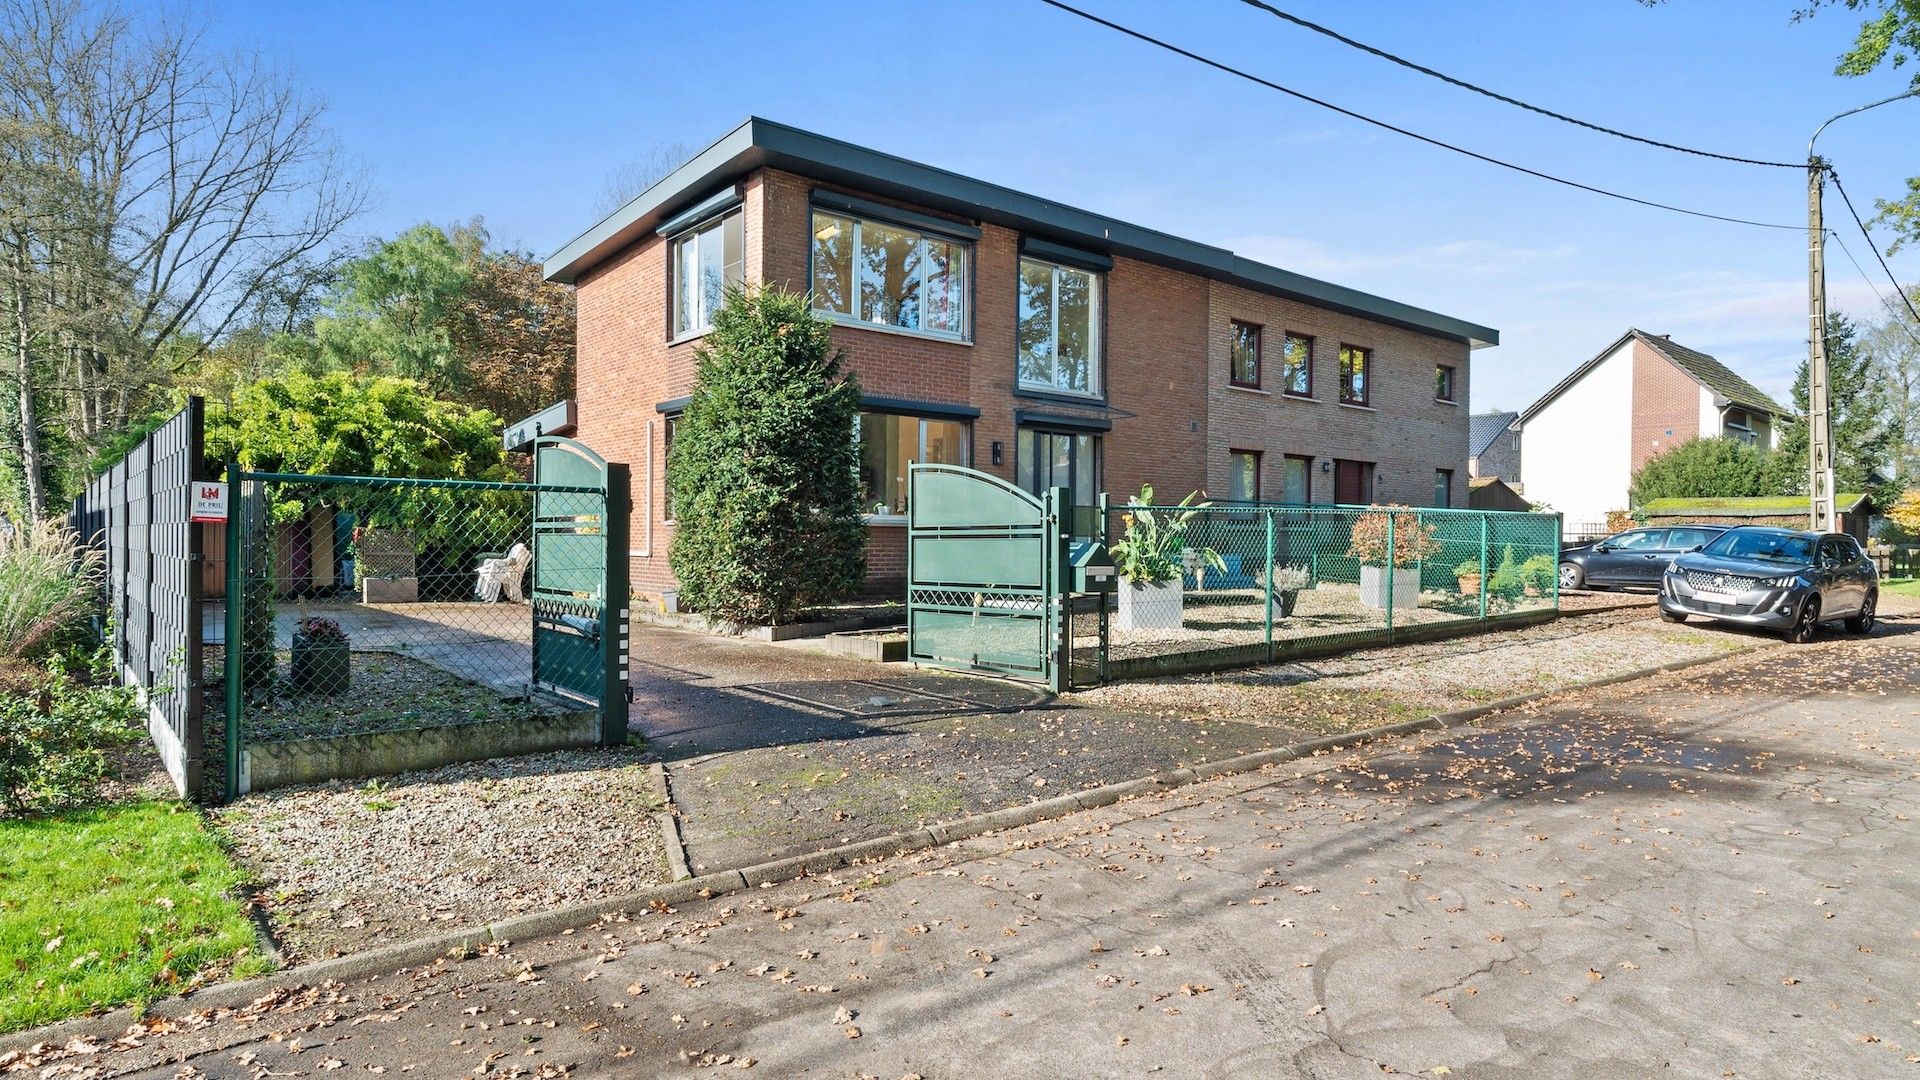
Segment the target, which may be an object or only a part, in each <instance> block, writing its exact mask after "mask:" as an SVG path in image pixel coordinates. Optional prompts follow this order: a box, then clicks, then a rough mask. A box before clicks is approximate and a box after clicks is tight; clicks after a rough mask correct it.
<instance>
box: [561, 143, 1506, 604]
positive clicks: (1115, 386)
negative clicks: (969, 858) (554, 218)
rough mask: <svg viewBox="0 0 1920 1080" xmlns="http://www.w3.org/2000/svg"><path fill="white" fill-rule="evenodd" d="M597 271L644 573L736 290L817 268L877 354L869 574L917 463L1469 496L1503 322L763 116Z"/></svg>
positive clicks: (1246, 488)
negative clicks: (703, 358)
mask: <svg viewBox="0 0 1920 1080" xmlns="http://www.w3.org/2000/svg"><path fill="white" fill-rule="evenodd" d="M546 270H547V276H548V278H549V279H551V280H554V281H560V282H570V283H572V284H573V285H574V286H575V287H576V290H577V295H578V312H579V330H578V334H579V342H578V344H579V349H578V375H577V384H578V390H577V396H578V402H577V424H578V429H577V437H578V438H580V439H581V440H583V441H584V442H586V443H587V444H588V445H590V446H592V447H594V448H595V449H596V450H598V451H600V452H601V453H603V454H605V455H606V456H607V457H609V458H611V459H613V460H619V461H625V462H627V463H628V464H630V465H631V466H632V469H633V478H634V479H633V483H634V498H635V504H636V506H635V514H634V520H633V551H632V557H633V582H634V586H635V588H636V590H639V591H642V592H649V593H655V592H658V591H659V590H661V589H665V588H671V587H672V582H673V579H672V575H671V573H670V571H669V569H668V566H667V548H668V541H669V539H670V537H671V535H672V528H673V525H672V520H671V508H670V507H669V506H668V505H667V501H666V485H665V472H664V470H665V463H666V457H667V447H668V445H669V443H670V441H671V439H672V437H673V427H674V423H675V416H676V414H677V413H678V411H679V410H680V409H682V408H683V407H684V405H685V403H686V400H687V397H688V395H689V394H690V393H691V391H692V389H693V382H694V350H695V348H696V346H697V345H698V343H699V339H700V335H701V334H702V332H703V331H704V330H705V328H706V326H707V317H708V315H709V314H710V312H711V311H712V309H713V307H714V306H715V305H717V304H718V302H719V300H720V296H721V294H722V291H723V289H724V287H725V286H726V285H728V284H732V283H735V282H741V283H746V284H748V285H761V284H765V285H778V286H783V287H785V288H788V289H793V290H804V291H810V292H811V293H812V295H813V296H814V305H815V309H816V311H818V312H819V313H820V314H821V315H822V316H823V317H825V318H828V319H831V320H833V321H834V323H835V324H836V325H835V326H834V329H833V338H834V342H835V344H836V345H837V346H839V347H840V348H841V349H843V350H844V351H845V353H846V357H847V363H848V366H849V367H850V368H851V369H852V370H853V371H854V372H856V373H857V374H858V376H859V378H860V384H861V389H862V392H863V395H864V396H863V403H862V404H863V409H862V415H861V420H860V425H859V431H858V435H857V437H858V438H859V440H860V459H861V466H860V467H861V476H862V480H863V485H864V490H865V495H864V498H865V499H866V501H867V502H868V504H869V505H870V506H871V508H872V513H871V515H870V517H869V524H870V526H871V542H870V545H869V549H868V575H869V581H868V584H869V586H870V587H872V588H875V589H881V588H889V587H892V586H895V585H898V584H899V583H900V582H901V581H903V580H904V578H905V569H906V568H905V531H906V530H905V517H904V512H905V509H906V506H905V498H906V493H905V476H906V467H907V463H908V462H909V461H933V462H950V463H954V464H961V465H966V466H969V467H972V468H976V469H981V470H983V471H987V472H991V473H993V474H995V475H998V476H1000V477H1003V478H1005V479H1007V480H1009V481H1012V482H1015V483H1018V484H1020V485H1022V486H1024V487H1027V488H1029V489H1032V490H1038V489H1041V488H1044V487H1048V486H1056V485H1060V486H1066V487H1069V488H1071V489H1072V490H1073V491H1074V493H1075V494H1076V496H1077V498H1078V500H1079V501H1081V502H1084V503H1091V502H1092V501H1093V500H1094V498H1095V496H1096V495H1097V493H1098V492H1101V491H1110V492H1113V493H1114V496H1115V499H1116V501H1117V500H1118V499H1120V498H1123V497H1124V495H1125V493H1128V492H1133V491H1137V490H1138V489H1139V487H1140V485H1141V484H1142V483H1152V484H1153V485H1154V487H1155V488H1156V491H1157V493H1158V494H1159V495H1160V496H1162V497H1166V498H1170V499H1175V500H1177V499H1179V498H1180V497H1181V496H1183V495H1185V494H1186V493H1187V492H1188V491H1191V490H1195V489H1204V490H1206V491H1208V492H1209V493H1211V494H1212V495H1213V496H1214V497H1215V498H1220V499H1225V498H1234V499H1264V500H1270V501H1279V500H1289V501H1300V502H1306V501H1312V502H1322V503H1330V502H1335V501H1340V502H1349V503H1366V502H1373V501H1376V500H1377V501H1383V502H1385V501H1392V502H1404V503H1414V504H1422V505H1433V504H1436V503H1437V504H1444V505H1452V506H1465V505H1466V499H1467V490H1466V471H1465V467H1466V459H1467V417H1466V412H1467V410H1466V406H1465V403H1466V400H1467V390H1468V368H1469V364H1468V358H1469V355H1470V353H1471V351H1472V350H1473V349H1475V348H1478V347H1482V346H1488V345H1493V344H1497V343H1498V340H1499V336H1498V334H1497V332H1496V331H1493V330H1491V329H1488V328H1486V327H1482V326H1478V325H1475V324H1473V323H1469V322H1465V321H1462V320H1459V319H1455V318H1451V317H1448V316H1445V315H1439V314H1436V313H1433V312H1430V311H1424V310H1422V309H1419V308H1415V307H1411V306H1408V305H1406V304H1402V303H1399V302H1396V301H1393V300H1387V299H1383V298H1381V297H1377V296H1372V295H1369V294H1366V293H1362V292H1358V291H1356V290H1353V289H1348V288H1344V287H1341V286H1338V285H1333V284H1329V283H1327V282H1323V281H1318V280H1315V279H1313V278H1308V277H1304V276H1301V275H1299V274H1295V273H1291V272H1289V271H1286V270H1282V269H1279V268H1276V267H1272V266H1266V265H1263V264H1260V263H1256V262H1252V261H1250V260H1247V259H1243V258H1240V257H1238V256H1236V255H1234V254H1233V253H1232V252H1230V251H1226V250H1223V249H1221V248H1217V247H1211V246H1208V245H1205V244H1200V243H1196V242H1194V241H1190V240H1182V239H1179V238H1176V237H1172V236H1168V235H1166V234H1164V233H1159V232H1155V231H1153V230H1151V229H1146V228H1142V227H1140V226H1137V225H1131V224H1128V223H1126V222H1123V221H1118V220H1115V219H1113V218H1108V217H1104V216H1101V215H1098V214H1092V213H1088V212H1086V211H1083V210H1076V209H1074V208H1072V207H1068V206H1064V205H1062V204H1060V203H1057V202H1053V201H1051V200H1047V199H1042V198H1038V197H1035V196H1032V195H1026V194H1022V193H1020V192H1017V191H1012V190H1009V189H1007V188H1004V187H1000V186H997V185H994V184H990V183H987V182H985V181H981V180H976V179H972V178H969V177H965V176H960V175H958V174H955V173H951V172H947V171H945V170H942V169H938V168H934V167H931V166H927V165H922V164H918V163H915V162H911V161H907V160H904V159H901V158H898V157H894V156H891V155H888V154H884V153H880V152H878V151H874V150H869V149H865V148H862V147H858V146H854V145H851V144H849V143H845V142H841V141H838V140H834V139H829V138H825V137H822V136H819V135H815V134H811V133H809V132H805V131H801V130H798V129H795V128H792V127H787V126H785V125H782V124H777V123H773V122H770V121H767V120H762V119H759V118H754V119H750V120H748V121H747V122H746V123H744V124H742V125H741V126H740V127H738V128H736V129H734V130H733V131H732V132H730V133H728V134H727V135H726V136H724V137H723V138H721V139H720V141H718V142H716V143H714V144H713V145H712V146H709V147H708V148H707V149H705V150H703V151H701V152H700V153H699V154H697V155H695V156H694V157H693V158H692V159H691V160H689V161H688V162H687V163H686V164H684V165H682V166H681V167H680V168H678V169H676V170H675V171H674V172H672V173H671V174H669V175H668V176H666V177H665V178H663V179H661V180H660V181H659V182H657V183H655V184H654V185H653V186H652V187H650V188H648V189H647V190H646V191H645V192H642V193H641V194H640V195H639V196H638V197H636V198H634V199H633V200H632V201H631V202H629V203H627V204H626V205H625V206H623V207H621V208H620V209H618V210H616V211H615V212H614V213H613V214H611V215H610V216H608V217H607V218H606V219H605V220H603V221H601V222H600V223H599V224H597V225H595V226H593V227H592V228H591V229H589V230H587V231H586V232H585V233H583V234H582V235H581V236H580V237H578V238H577V239H575V240H574V241H573V242H571V243H569V244H567V245H566V246H565V247H564V248H562V249H561V250H560V251H559V252H557V253H556V254H554V255H553V256H552V257H551V258H550V259H548V260H547V264H546Z"/></svg>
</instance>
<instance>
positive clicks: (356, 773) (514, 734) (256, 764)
mask: <svg viewBox="0 0 1920 1080" xmlns="http://www.w3.org/2000/svg"><path fill="white" fill-rule="evenodd" d="M599 740H600V720H599V717H598V716H597V715H596V714H594V713H593V712H591V711H586V712H570V713H565V714H562V715H559V716H540V717H533V718H530V719H526V720H490V721H487V722H486V723H480V724H456V725H452V726H449V727H431V728H419V729H415V730H411V731H381V732H374V733H371V734H364V735H329V736H324V737H321V738H315V739H289V740H287V741H285V742H270V743H259V744H257V745H252V746H248V747H247V748H246V751H245V753H244V754H242V756H241V763H240V791H241V792H243V793H244V792H249V791H267V790H270V789H272V788H281V787H292V786H293V785H295V784H314V783H321V782H324V781H327V780H359V779H363V778H365V777H370V776H390V775H392V774H394V773H403V772H413V771H415V770H419V769H434V768H438V767H440V766H442V765H453V764H457V763H459V762H463V761H484V760H486V759H488V758H497V757H514V756H517V755H521V754H540V753H545V752H546V751H549V750H575V749H580V748H583V747H590V746H596V745H598V744H599Z"/></svg>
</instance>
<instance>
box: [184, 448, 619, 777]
mask: <svg viewBox="0 0 1920 1080" xmlns="http://www.w3.org/2000/svg"><path fill="white" fill-rule="evenodd" d="M235 475H236V476H237V477H238V480H237V482H236V483H235V484H234V485H233V490H232V492H231V494H230V498H229V506H230V508H231V509H230V512H229V515H228V517H229V520H228V521H227V523H226V524H225V525H224V526H217V527H214V528H213V530H212V531H213V533H214V534H215V535H213V536H211V537H209V544H208V549H209V551H210V552H213V553H216V554H215V561H214V563H213V565H210V566H209V568H208V574H207V575H206V581H205V585H206V588H207V592H208V596H209V601H210V604H211V605H212V606H213V610H210V611H209V612H208V625H209V626H210V627H214V628H216V629H215V631H214V633H213V634H212V635H211V636H212V639H213V643H212V644H209V645H208V646H207V648H206V650H205V659H204V664H205V666H206V669H207V675H206V685H207V687H208V693H209V695H210V696H211V695H220V696H222V698H223V700H222V701H221V702H220V703H219V704H213V703H210V704H209V711H210V712H212V713H213V714H214V715H222V714H224V715H225V717H226V720H227V722H226V723H225V724H224V725H209V728H210V729H211V731H210V736H211V737H212V739H213V741H214V743H215V744H216V746H215V747H210V750H209V754H208V759H209V761H210V762H215V763H221V762H224V768H215V769H212V770H210V771H211V772H212V773H213V775H214V777H215V778H217V782H218V783H219V784H220V785H221V787H222V789H223V790H222V791H221V792H219V793H215V795H214V797H215V798H220V797H229V798H230V797H232V796H234V795H237V794H239V793H242V792H246V791H253V790H263V789H265V788H269V787H279V786H284V785H287V784H295V783H305V782H310V781H314V780H324V779H334V778H349V777H359V776H374V775H382V774H386V773H392V772H399V771H403V770H407V769H413V768H424V767H430V766H432V765H438V764H446V763H449V762H451V761H459V760H474V759H477V758H482V757H495V756H501V755H504V754H511V753H526V752H531V751H533V750H538V749H558V748H562V747H568V746H591V745H595V744H596V743H597V742H598V741H599V740H600V737H601V727H600V722H599V719H598V713H597V711H596V710H597V706H598V702H599V699H600V697H601V694H602V690H603V685H604V673H605V670H606V662H607V655H608V654H607V652H606V650H605V649H604V648H603V644H602V639H601V635H602V632H603V628H604V627H605V624H607V623H608V621H609V620H608V618H607V612H608V609H609V608H610V607H611V608H612V609H613V610H614V611H616V612H618V611H619V610H620V607H621V605H620V604H609V602H608V601H609V597H608V594H607V591H606V590H607V582H608V573H607V561H606V555H607V547H608V545H607V543H606V540H607V536H606V528H607V521H606V517H607V506H608V502H609V500H608V495H607V493H606V492H604V491H601V490H596V489H588V488H574V487H557V486H551V485H537V484H513V483H488V482H478V481H436V480H420V479H400V478H375V477H316V476H291V475H277V474H275V475H268V474H253V473H236V474H235ZM620 554H624V550H623V551H622V552H620ZM618 599H621V600H624V598H623V597H622V598H618ZM616 621H620V620H616ZM621 622H622V625H624V623H623V621H621ZM622 708H624V706H622Z"/></svg>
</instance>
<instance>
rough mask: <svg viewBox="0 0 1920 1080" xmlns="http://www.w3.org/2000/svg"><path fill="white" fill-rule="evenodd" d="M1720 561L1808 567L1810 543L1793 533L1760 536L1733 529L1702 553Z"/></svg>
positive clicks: (1764, 533)
mask: <svg viewBox="0 0 1920 1080" xmlns="http://www.w3.org/2000/svg"><path fill="white" fill-rule="evenodd" d="M1701 554H1704V555H1715V556H1718V557H1720V558H1723V559H1756V560H1759V561H1762V562H1781V563H1810V562H1812V561H1813V540H1812V538H1810V537H1805V536H1795V535H1793V534H1792V533H1779V532H1759V531H1748V530H1745V529H1735V530H1733V531H1732V532H1726V533H1721V534H1720V539H1718V540H1715V541H1714V542H1713V543H1711V544H1708V545H1707V546H1706V549H1705V550H1704V551H1703V552H1702V553H1701Z"/></svg>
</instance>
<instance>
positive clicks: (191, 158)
mask: <svg viewBox="0 0 1920 1080" xmlns="http://www.w3.org/2000/svg"><path fill="white" fill-rule="evenodd" d="M7 167H23V168H25V169H27V170H28V172H29V174H30V175H32V176H37V177H41V178H42V179H43V182H40V183H30V184H28V185H26V187H27V190H26V191H24V192H23V193H22V197H23V198H25V199H27V200H28V201H26V202H24V203H22V204H21V205H20V206H19V207H18V208H17V210H18V212H17V213H15V214H11V215H9V216H8V223H9V225H12V224H13V222H14V220H15V219H17V220H18V221H19V222H22V223H24V224H22V225H20V226H19V228H18V229H17V230H16V231H17V232H18V234H19V236H18V237H17V238H16V239H17V240H18V241H19V242H10V243H9V254H11V255H14V256H15V257H16V261H18V258H19V256H20V254H21V252H23V251H24V252H27V253H29V254H28V258H27V262H28V263H31V264H33V265H32V266H31V267H29V269H32V270H34V271H35V272H36V274H37V277H38V278H39V279H41V280H42V282H43V284H44V285H45V292H44V294H43V299H44V303H42V304H41V305H40V310H39V312H38V313H37V316H36V317H37V318H39V319H40V323H39V325H38V326H32V325H30V326H27V327H26V328H24V329H22V328H21V327H19V326H18V325H16V326H15V327H14V333H13V335H12V338H11V339H10V340H11V341H13V342H14V344H15V349H16V351H17V349H18V342H19V341H27V342H29V346H28V347H29V349H31V350H33V351H37V352H38V354H39V355H38V356H37V357H35V358H34V359H35V360H37V361H38V367H39V369H41V370H46V371H51V372H54V373H57V374H58V376H59V377H60V382H61V383H62V384H63V385H64V387H66V388H68V389H67V390H66V393H67V395H68V396H67V397H66V398H65V399H64V400H65V407H64V410H63V411H64V413H65V415H64V417H63V419H64V420H65V421H66V422H67V424H68V425H69V429H70V433H71V436H72V438H73V440H74V441H75V442H76V444H78V445H81V446H85V445H90V444H92V443H93V442H94V441H96V440H97V439H98V438H99V437H100V435H102V434H103V433H105V432H108V431H111V430H114V429H116V428H119V427H122V426H124V425H125V424H127V423H128V422H129V420H131V419H133V418H134V414H135V410H138V409H140V408H143V407H144V406H145V404H146V402H147V400H148V397H149V395H150V394H151V392H152V391H153V390H154V389H155V388H156V387H157V386H159V385H160V384H161V383H162V382H163V380H164V379H165V378H166V377H167V375H168V374H169V373H170V372H171V371H172V370H175V369H177V368H179V367H181V366H183V365H185V364H189V363H192V362H193V361H194V360H195V359H196V358H197V357H198V356H199V355H200V354H201V352H202V351H203V350H204V349H206V348H207V347H209V346H210V345H211V344H212V343H214V342H217V341H218V340H219V339H220V338H221V336H222V335H224V334H225V333H227V332H228V331H229V330H230V329H232V328H234V327H235V326H237V325H239V324H240V323H241V322H243V321H244V320H245V319H247V318H248V317H249V315H250V313H253V312H257V311H258V310H259V309H260V304H261V301H262V300H263V299H265V298H268V297H270V296H272V295H274V294H275V293H276V292H284V291H287V290H293V291H296V292H298V291H302V290H303V289H304V287H305V283H307V282H310V281H311V280H312V278H313V275H314V274H315V264H316V263H320V262H324V260H323V258H322V249H324V248H325V247H327V245H329V244H330V243H331V242H332V241H333V240H334V239H335V238H336V237H337V236H338V235H339V234H340V232H341V230H342V229H343V227H344V226H345V225H346V223H347V222H348V221H349V220H350V219H351V218H352V217H353V216H354V215H355V214H357V213H358V212H359V210H360V209H361V207H362V204H363V199H364V196H363V194H362V188H361V185H360V184H359V183H358V182H357V180H356V178H355V177H353V176H351V175H349V173H348V171H347V170H346V169H345V168H344V167H343V166H342V164H341V158H340V155H339V152H338V150H337V148H336V146H335V144H334V142H333V140H332V138H331V136H330V135H329V133H328V132H327V131H326V130H325V129H324V127H323V126H322V125H321V107H320V105H319V103H318V102H317V101H315V100H313V99H312V98H311V97H310V96H309V95H307V94H306V93H305V92H303V91H302V89H301V88H300V87H299V86H298V85H297V83H296V82H295V81H294V80H293V79H292V78H291V77H289V76H288V75H286V74H285V73H283V72H281V71H279V70H277V69H275V68H274V67H273V66H272V65H270V64H268V63H267V62H265V61H264V60H262V59H261V58H260V57H258V56H255V55H251V54H246V53H231V54H228V53H218V52H215V51H214V50H212V49H210V48H209V47H208V46H207V45H206V43H205V42H204V40H203V38H202V36H201V33H200V31H199V30H198V29H197V28H196V27H194V26H192V25H190V24H185V23H180V22H176V21H171V20H168V19H166V18H164V17H149V18H143V19H141V20H135V19H134V18H132V17H130V16H128V15H127V14H125V13H123V12H122V11H121V10H120V9H119V8H117V7H114V6H112V5H111V3H108V4H104V5H91V4H88V3H85V2H83V0H0V168H7ZM9 195H10V196H11V192H9ZM25 272H26V271H25V270H22V269H20V268H18V267H16V269H15V272H14V273H13V274H12V275H10V276H9V277H8V278H6V279H5V280H7V281H8V283H9V297H10V299H11V300H12V302H13V306H14V309H15V312H14V313H15V315H16V319H15V321H16V323H18V322H19V318H18V314H19V312H20V310H21V309H22V303H21V297H22V296H23V295H33V294H32V293H31V291H29V292H28V293H23V291H22V285H21V283H22V281H23V280H24V278H23V277H22V275H23V274H24V273H25ZM16 279H19V280H16ZM27 307H28V308H32V307H33V305H32V304H28V305H27ZM15 364H16V369H17V370H16V375H17V378H18V379H19V380H21V381H22V385H23V386H24V385H25V384H26V383H28V382H30V381H31V379H32V378H33V375H32V373H31V372H32V369H33V368H34V367H35V365H34V364H29V363H23V362H22V361H21V359H20V357H19V356H18V355H16V356H15ZM22 395H23V398H24V397H26V396H31V395H29V394H27V392H26V391H24V390H23V392H22ZM26 427H27V425H22V430H23V431H24V430H26ZM21 441H22V442H24V441H26V440H24V439H23V440H21ZM20 450H21V456H22V457H25V456H27V451H26V449H25V447H24V446H22V447H20ZM28 487H29V490H30V491H31V488H32V481H29V484H28ZM29 501H30V502H31V503H34V504H35V505H32V506H31V507H30V509H32V511H33V512H34V513H44V511H45V505H44V493H42V494H41V495H40V496H31V495H30V498H29Z"/></svg>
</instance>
